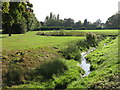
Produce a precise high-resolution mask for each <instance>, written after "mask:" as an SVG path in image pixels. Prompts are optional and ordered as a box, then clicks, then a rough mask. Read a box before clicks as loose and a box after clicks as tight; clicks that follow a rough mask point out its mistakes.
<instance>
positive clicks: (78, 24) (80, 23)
mask: <svg viewBox="0 0 120 90" xmlns="http://www.w3.org/2000/svg"><path fill="white" fill-rule="evenodd" d="M81 25H82V22H81V21H78V22H76V23H75V24H74V25H73V28H74V29H80V28H81Z"/></svg>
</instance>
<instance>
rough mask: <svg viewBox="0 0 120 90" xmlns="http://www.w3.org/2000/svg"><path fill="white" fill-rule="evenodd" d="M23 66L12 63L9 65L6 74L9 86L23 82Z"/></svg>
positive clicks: (6, 82) (6, 81)
mask: <svg viewBox="0 0 120 90" xmlns="http://www.w3.org/2000/svg"><path fill="white" fill-rule="evenodd" d="M21 76H22V68H21V67H20V66H18V65H15V64H11V65H10V66H9V69H8V72H7V73H6V75H5V77H6V78H5V81H4V83H5V84H6V85H8V86H12V85H16V84H17V85H18V84H20V83H22V82H21Z"/></svg>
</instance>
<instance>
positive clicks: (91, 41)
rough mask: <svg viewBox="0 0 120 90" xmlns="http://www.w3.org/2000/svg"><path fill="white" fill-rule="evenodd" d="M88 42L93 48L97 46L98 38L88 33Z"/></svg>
mask: <svg viewBox="0 0 120 90" xmlns="http://www.w3.org/2000/svg"><path fill="white" fill-rule="evenodd" d="M86 41H87V43H88V45H90V46H93V47H95V46H97V42H96V36H95V34H93V33H87V35H86Z"/></svg>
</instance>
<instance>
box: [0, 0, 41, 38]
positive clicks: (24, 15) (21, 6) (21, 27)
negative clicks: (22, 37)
mask: <svg viewBox="0 0 120 90" xmlns="http://www.w3.org/2000/svg"><path fill="white" fill-rule="evenodd" d="M32 7H33V5H32V4H30V3H29V2H27V3H24V2H3V5H2V14H3V20H2V21H3V22H2V24H3V33H8V34H9V36H11V33H25V32H26V31H30V30H34V29H36V28H39V27H40V23H39V22H38V20H37V18H36V17H35V15H34V13H33V10H32Z"/></svg>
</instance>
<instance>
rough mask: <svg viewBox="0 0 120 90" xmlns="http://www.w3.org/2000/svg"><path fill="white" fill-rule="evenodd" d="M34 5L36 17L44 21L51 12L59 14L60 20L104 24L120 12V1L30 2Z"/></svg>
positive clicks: (56, 0)
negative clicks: (69, 19) (119, 8)
mask: <svg viewBox="0 0 120 90" xmlns="http://www.w3.org/2000/svg"><path fill="white" fill-rule="evenodd" d="M29 1H30V2H31V3H32V4H33V10H34V13H35V16H36V17H37V19H38V20H39V21H44V20H45V17H46V16H49V14H50V12H52V13H53V14H56V15H57V14H59V15H60V19H64V18H72V19H74V20H75V22H77V21H78V20H81V21H82V22H83V21H84V19H87V20H88V21H90V22H95V21H96V20H98V19H100V20H101V21H102V22H103V23H105V22H106V20H107V19H108V18H109V17H110V16H112V15H113V14H116V13H117V12H118V2H119V1H120V0H29Z"/></svg>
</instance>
